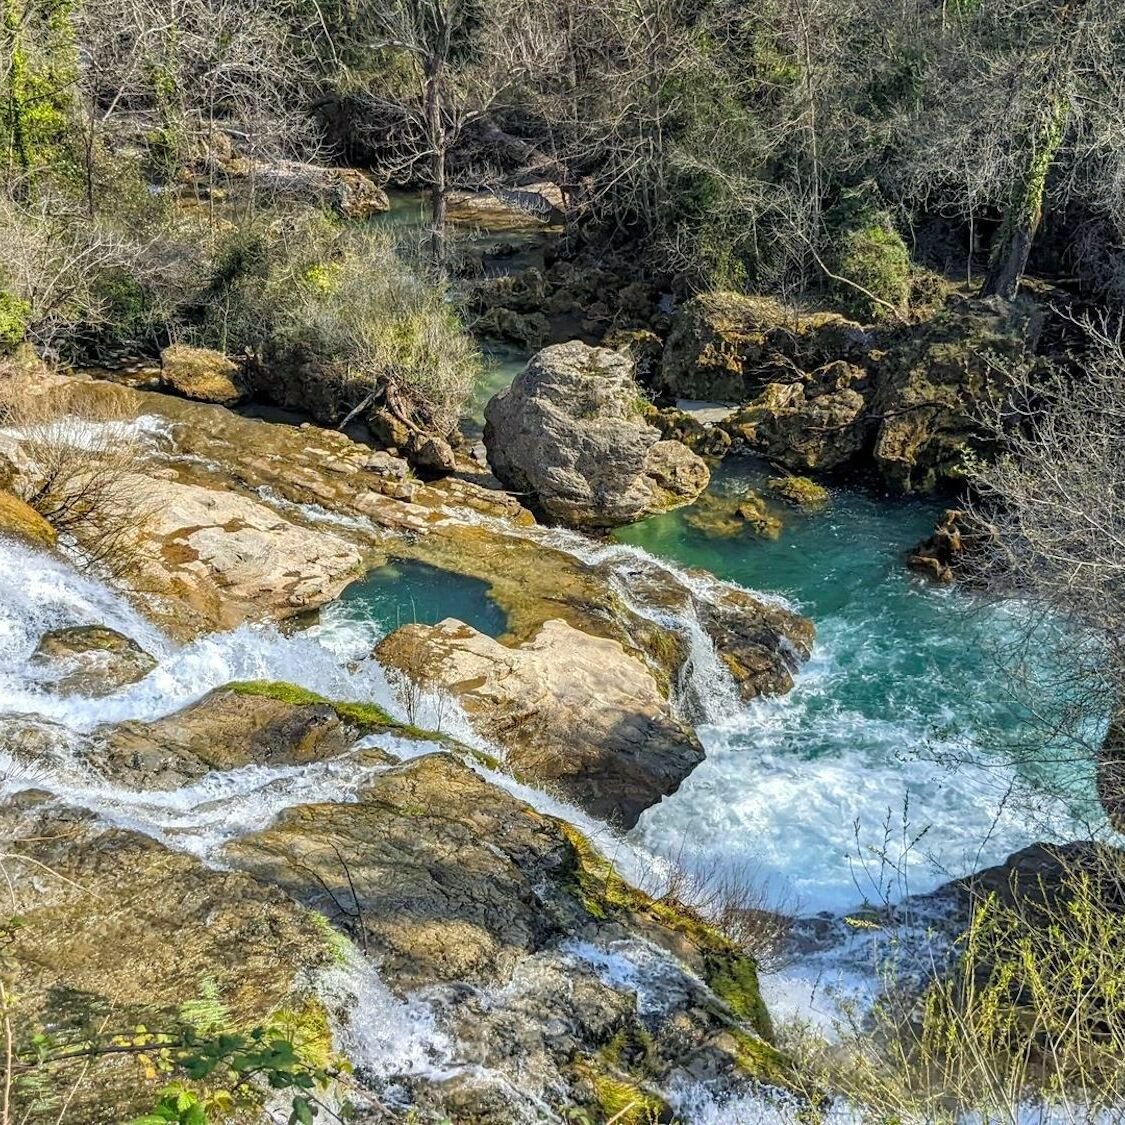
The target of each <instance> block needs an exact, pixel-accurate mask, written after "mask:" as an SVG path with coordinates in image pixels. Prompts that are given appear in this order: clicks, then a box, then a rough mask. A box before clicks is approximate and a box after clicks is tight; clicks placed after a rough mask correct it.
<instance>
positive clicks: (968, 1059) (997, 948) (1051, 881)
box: [794, 846, 1125, 1125]
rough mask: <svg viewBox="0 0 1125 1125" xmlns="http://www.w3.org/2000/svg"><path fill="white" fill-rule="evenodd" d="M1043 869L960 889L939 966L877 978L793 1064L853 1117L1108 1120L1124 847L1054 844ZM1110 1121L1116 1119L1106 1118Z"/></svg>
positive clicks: (1119, 981)
mask: <svg viewBox="0 0 1125 1125" xmlns="http://www.w3.org/2000/svg"><path fill="white" fill-rule="evenodd" d="M1053 855H1054V857H1055V860H1056V862H1055V863H1054V864H1053V865H1052V866H1053V868H1054V869H1053V870H1052V871H1051V872H1050V874H1049V875H1046V876H1044V875H1037V876H1036V875H1031V876H1025V877H1024V878H1023V879H1019V878H1013V879H1012V880H1011V881H1009V882H1006V883H1001V884H1000V885H999V886H997V885H996V884H992V885H991V886H990V887H989V888H987V889H986V888H984V887H979V886H978V887H974V888H973V889H972V891H971V898H970V907H969V920H968V924H967V927H966V929H965V932H964V933H963V934H962V935H961V937H960V939H959V942H958V945H957V957H956V959H955V962H954V966H953V968H952V971H946V972H944V973H936V974H935V978H934V979H933V981H932V983H930V984H929V986H928V987H926V988H925V989H924V990H923V991H922V992H921V993H919V992H918V991H917V990H916V989H915V990H912V989H909V988H905V987H904V988H901V989H897V988H896V987H895V986H894V984H893V982H891V983H890V986H889V987H888V989H887V991H886V993H885V994H884V996H883V997H882V999H881V1000H880V1002H879V1004H878V1005H877V1007H876V1008H875V1010H874V1012H873V1013H871V1015H870V1016H869V1017H867V1018H865V1019H862V1020H858V1021H857V1022H855V1023H852V1024H849V1025H848V1026H842V1027H839V1028H838V1029H837V1031H838V1035H837V1041H836V1042H834V1043H829V1042H828V1041H827V1040H825V1039H823V1038H821V1037H818V1036H812V1035H809V1034H808V1033H805V1034H804V1035H802V1036H800V1037H799V1038H798V1041H797V1042H796V1043H795V1044H794V1048H795V1050H796V1053H797V1055H798V1057H799V1059H800V1066H799V1070H800V1071H801V1072H803V1073H805V1074H806V1075H808V1076H809V1078H810V1081H811V1082H812V1084H813V1088H817V1089H820V1090H824V1089H829V1090H833V1091H838V1092H839V1093H840V1094H842V1095H843V1096H844V1097H845V1098H847V1099H848V1101H849V1102H850V1103H852V1105H854V1106H856V1107H858V1109H859V1110H860V1112H861V1114H862V1116H863V1118H864V1119H870V1120H894V1121H904V1120H909V1121H920V1122H949V1123H951V1125H952V1123H954V1122H958V1121H965V1120H975V1121H982V1122H989V1123H993V1122H995V1123H1001V1122H1005V1123H1010V1125H1018V1123H1019V1122H1026V1121H1030V1120H1046V1119H1048V1116H1049V1119H1050V1120H1052V1121H1058V1122H1070V1121H1074V1122H1076V1123H1077V1122H1088V1121H1092V1120H1096V1119H1099V1117H1098V1115H1099V1114H1104V1115H1105V1117H1104V1118H1101V1119H1104V1120H1109V1119H1111V1117H1112V1115H1113V1114H1116V1113H1120V1112H1122V1110H1121V1107H1122V1106H1123V1105H1125V853H1121V852H1119V851H1117V850H1115V849H1110V848H1099V847H1096V846H1090V847H1085V846H1083V847H1081V848H1080V849H1078V850H1064V851H1055V852H1054V853H1053ZM1112 1119H1114V1120H1116V1119H1117V1118H1116V1117H1112Z"/></svg>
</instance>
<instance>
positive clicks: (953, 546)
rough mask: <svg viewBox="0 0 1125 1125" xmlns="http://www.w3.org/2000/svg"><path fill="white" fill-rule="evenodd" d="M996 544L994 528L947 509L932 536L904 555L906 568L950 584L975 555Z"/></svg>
mask: <svg viewBox="0 0 1125 1125" xmlns="http://www.w3.org/2000/svg"><path fill="white" fill-rule="evenodd" d="M997 542H998V539H997V532H996V530H995V528H993V527H991V526H990V525H988V524H987V523H985V522H983V521H981V520H980V519H978V518H976V517H974V516H973V515H972V514H971V513H970V512H965V511H961V510H959V509H956V508H947V509H946V511H945V513H944V515H943V516H942V517H941V519H940V520H939V521H938V523H937V526H936V527H935V528H934V533H933V535H931V536H930V537H929V538H928V539H923V540H922V542H921V543H919V544H918V545H917V546H916V547H915V548H914V549H913V550H912V551H911V552H910V553H909V554H908V555H907V558H906V565H907V566H908V567H910V569H911V570H917V571H919V572H920V573H922V574H926V575H928V576H929V577H930V578H932V579H933V580H934V581H935V582H941V583H949V582H952V581H954V579H955V578H957V577H959V576H963V575H964V574H965V571H966V569H967V564H970V563H972V561H973V556H974V555H979V553H980V552H981V551H983V550H984V549H986V548H987V547H989V546H993V547H995V546H996V545H997ZM979 577H980V576H979V575H978V578H979Z"/></svg>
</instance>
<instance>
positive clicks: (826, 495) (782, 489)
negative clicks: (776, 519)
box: [766, 476, 831, 508]
mask: <svg viewBox="0 0 1125 1125" xmlns="http://www.w3.org/2000/svg"><path fill="white" fill-rule="evenodd" d="M766 487H767V488H768V489H769V490H770V492H772V493H773V494H774V495H775V496H777V497H780V499H782V500H784V501H785V503H786V504H791V505H792V506H793V507H794V508H823V507H824V505H825V504H827V503H828V501H829V499H830V498H831V493H830V492H829V491H828V489H827V488H825V487H824V486H823V485H820V484H817V483H816V481H814V480H809V478H808V477H796V476H788V477H770V478H769V480H767V481H766Z"/></svg>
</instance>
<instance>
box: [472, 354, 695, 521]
mask: <svg viewBox="0 0 1125 1125" xmlns="http://www.w3.org/2000/svg"><path fill="white" fill-rule="evenodd" d="M485 420H486V425H485V431H484V441H485V445H486V446H487V448H488V460H489V464H490V465H491V467H492V470H493V472H494V473H495V474H496V476H497V477H498V478H499V479H500V480H501V481H503V482H504V483H505V484H506V485H508V487H509V488H512V489H514V490H515V491H516V492H519V493H526V494H527V495H528V496H530V497H532V498H533V499H534V502H535V504H536V505H537V506H538V507H539V508H541V509H542V510H543V511H544V512H545V513H546V514H547V515H548V516H549V517H550V518H551V519H554V520H557V521H558V522H560V523H564V524H567V525H569V526H572V527H588V528H597V527H614V526H617V525H619V524H623V523H630V522H632V521H633V520H637V519H640V518H641V517H643V516H646V515H649V514H651V513H652V512H659V511H665V510H667V509H669V508H675V507H679V506H680V505H683V504H688V503H690V502H691V501H692V500H694V499H695V497H696V496H698V495H699V494H700V492H702V491H703V489H704V488H706V487H707V483H708V481H709V479H710V472H709V471H708V469H707V465H706V464H705V463H704V461H703V460H702V459H701V458H699V457H698V456H696V454H694V453H692V452H691V450H690V449H688V448H687V447H686V446H684V445H681V444H680V443H679V442H671V441H665V440H663V439H662V438H661V435H660V432H659V431H658V430H656V429H654V428H653V427H652V426H650V425H649V424H648V423H647V422H646V421H645V418H644V411H643V407H642V405H641V404H640V402H639V401H638V392H637V388H636V384H635V382H634V378H633V364H632V361H631V360H630V359H629V358H628V357H627V356H625V355H623V354H622V353H620V352H615V351H611V350H609V349H606V348H591V347H588V346H587V345H585V344H581V343H578V342H572V343H568V344H556V345H554V346H553V347H550V348H544V349H543V351H541V352H539V353H538V354H537V355H536V356H534V357H533V358H532V359H531V361H530V362H529V363H528V365H527V367H525V368H524V370H523V371H522V372H521V373H520V374H519V375H517V376H516V379H515V381H514V382H513V383H512V385H511V387H509V388H508V389H507V390H504V391H501V392H500V393H499V394H498V395H496V396H495V397H494V398H492V399H491V400H490V402H489V403H488V406H487V407H486V408H485Z"/></svg>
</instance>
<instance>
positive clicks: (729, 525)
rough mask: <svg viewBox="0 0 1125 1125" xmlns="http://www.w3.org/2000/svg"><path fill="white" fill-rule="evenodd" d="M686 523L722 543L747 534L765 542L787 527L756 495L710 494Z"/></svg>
mask: <svg viewBox="0 0 1125 1125" xmlns="http://www.w3.org/2000/svg"><path fill="white" fill-rule="evenodd" d="M684 522H685V523H686V524H687V525H688V526H689V527H693V528H695V530H696V531H702V532H703V534H704V535H709V536H714V537H716V538H722V539H726V538H732V537H734V536H736V535H745V534H746V533H747V532H751V533H753V534H754V535H760V536H762V538H764V539H777V538H778V536H780V535H781V529H782V526H783V525H782V520H781V517H780V516H778V515H777V514H776V513H775V512H773V511H771V510H770V508H769V506H768V505H767V504H766V501H765V500H764V499H763V498H762V497H761V496H759V495H758V493H756V492H753V491H748V492H745V493H743V494H742V495H741V496H716V495H714V494H713V493H710V492H706V493H704V494H703V495H702V496H701V497H700V498H699V499H698V500H697V501H696V502H695V504H693V505H692V507H691V508H690V509H689V511H688V512H687V513H686V514H685V516H684Z"/></svg>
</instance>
